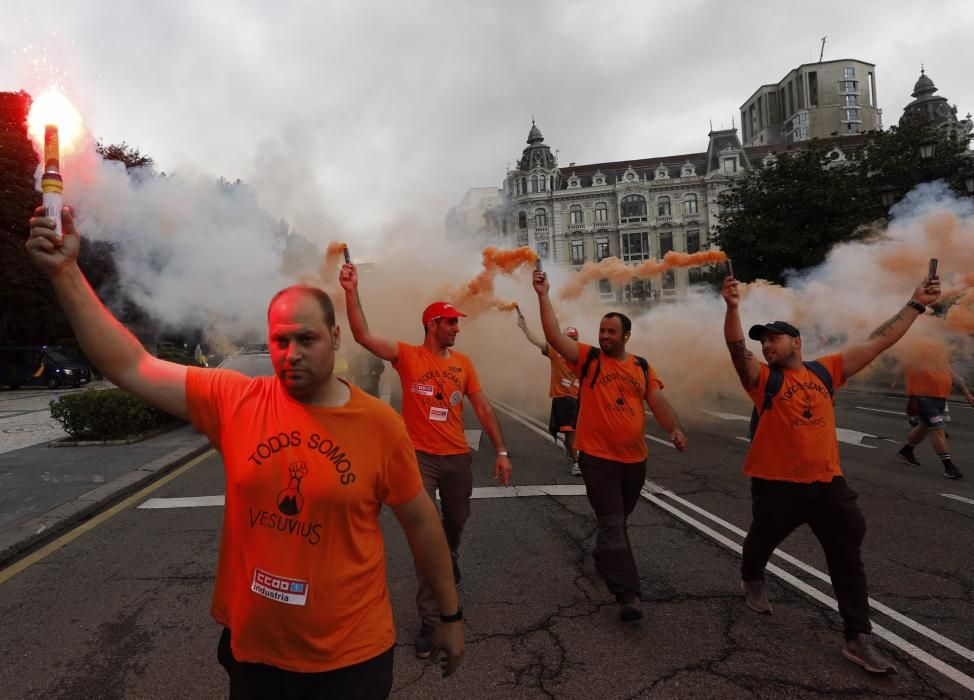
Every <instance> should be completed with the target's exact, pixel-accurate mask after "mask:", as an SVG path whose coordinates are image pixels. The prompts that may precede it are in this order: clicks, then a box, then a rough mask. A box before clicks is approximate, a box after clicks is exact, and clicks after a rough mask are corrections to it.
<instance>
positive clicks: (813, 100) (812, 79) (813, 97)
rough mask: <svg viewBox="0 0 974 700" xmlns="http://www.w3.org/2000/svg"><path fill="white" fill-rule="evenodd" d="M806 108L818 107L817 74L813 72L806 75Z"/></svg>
mask: <svg viewBox="0 0 974 700" xmlns="http://www.w3.org/2000/svg"><path fill="white" fill-rule="evenodd" d="M808 106H809V107H817V106H818V73H816V72H815V71H811V72H809V74H808Z"/></svg>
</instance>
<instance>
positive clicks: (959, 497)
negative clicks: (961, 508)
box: [940, 493, 974, 505]
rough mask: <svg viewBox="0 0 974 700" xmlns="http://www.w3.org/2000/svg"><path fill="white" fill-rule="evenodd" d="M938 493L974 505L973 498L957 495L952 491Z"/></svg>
mask: <svg viewBox="0 0 974 700" xmlns="http://www.w3.org/2000/svg"><path fill="white" fill-rule="evenodd" d="M940 495H941V496H943V497H944V498H953V499H954V500H955V501H964V503H970V504H971V505H974V498H964V497H963V496H957V495H955V494H952V493H942V494H940Z"/></svg>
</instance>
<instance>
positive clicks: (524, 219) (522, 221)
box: [517, 211, 528, 228]
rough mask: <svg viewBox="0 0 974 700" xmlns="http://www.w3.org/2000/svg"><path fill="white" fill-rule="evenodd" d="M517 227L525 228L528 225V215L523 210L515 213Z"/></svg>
mask: <svg viewBox="0 0 974 700" xmlns="http://www.w3.org/2000/svg"><path fill="white" fill-rule="evenodd" d="M517 227H518V228H527V227H528V215H527V214H525V213H524V212H523V211H522V212H521V213H520V214H518V215H517Z"/></svg>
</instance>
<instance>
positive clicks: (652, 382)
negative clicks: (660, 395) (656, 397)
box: [646, 365, 663, 399]
mask: <svg viewBox="0 0 974 700" xmlns="http://www.w3.org/2000/svg"><path fill="white" fill-rule="evenodd" d="M648 379H649V383H648V384H647V385H646V398H647V399H648V398H649V395H650V394H652V393H653V392H654V391H659V390H660V389H662V388H663V380H662V379H660V378H659V377H658V376H657V374H656V370H655V369H654V368H653V366H652V365H650V366H649V376H648Z"/></svg>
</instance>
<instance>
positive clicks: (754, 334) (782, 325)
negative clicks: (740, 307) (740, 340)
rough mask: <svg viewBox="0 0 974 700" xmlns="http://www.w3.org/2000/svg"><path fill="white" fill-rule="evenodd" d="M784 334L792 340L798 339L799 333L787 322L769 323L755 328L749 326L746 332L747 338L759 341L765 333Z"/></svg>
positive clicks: (760, 324)
mask: <svg viewBox="0 0 974 700" xmlns="http://www.w3.org/2000/svg"><path fill="white" fill-rule="evenodd" d="M769 332H770V333H784V334H785V335H790V336H791V337H792V338H798V337H800V336H801V333H799V332H798V329H797V328H795V327H794V326H793V325H791V324H790V323H788V322H787V321H771V322H770V323H759V324H758V325H756V326H751V330H749V331H748V332H747V337H748V338H750V339H751V340H761V338H763V337H764V334H765V333H769Z"/></svg>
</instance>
